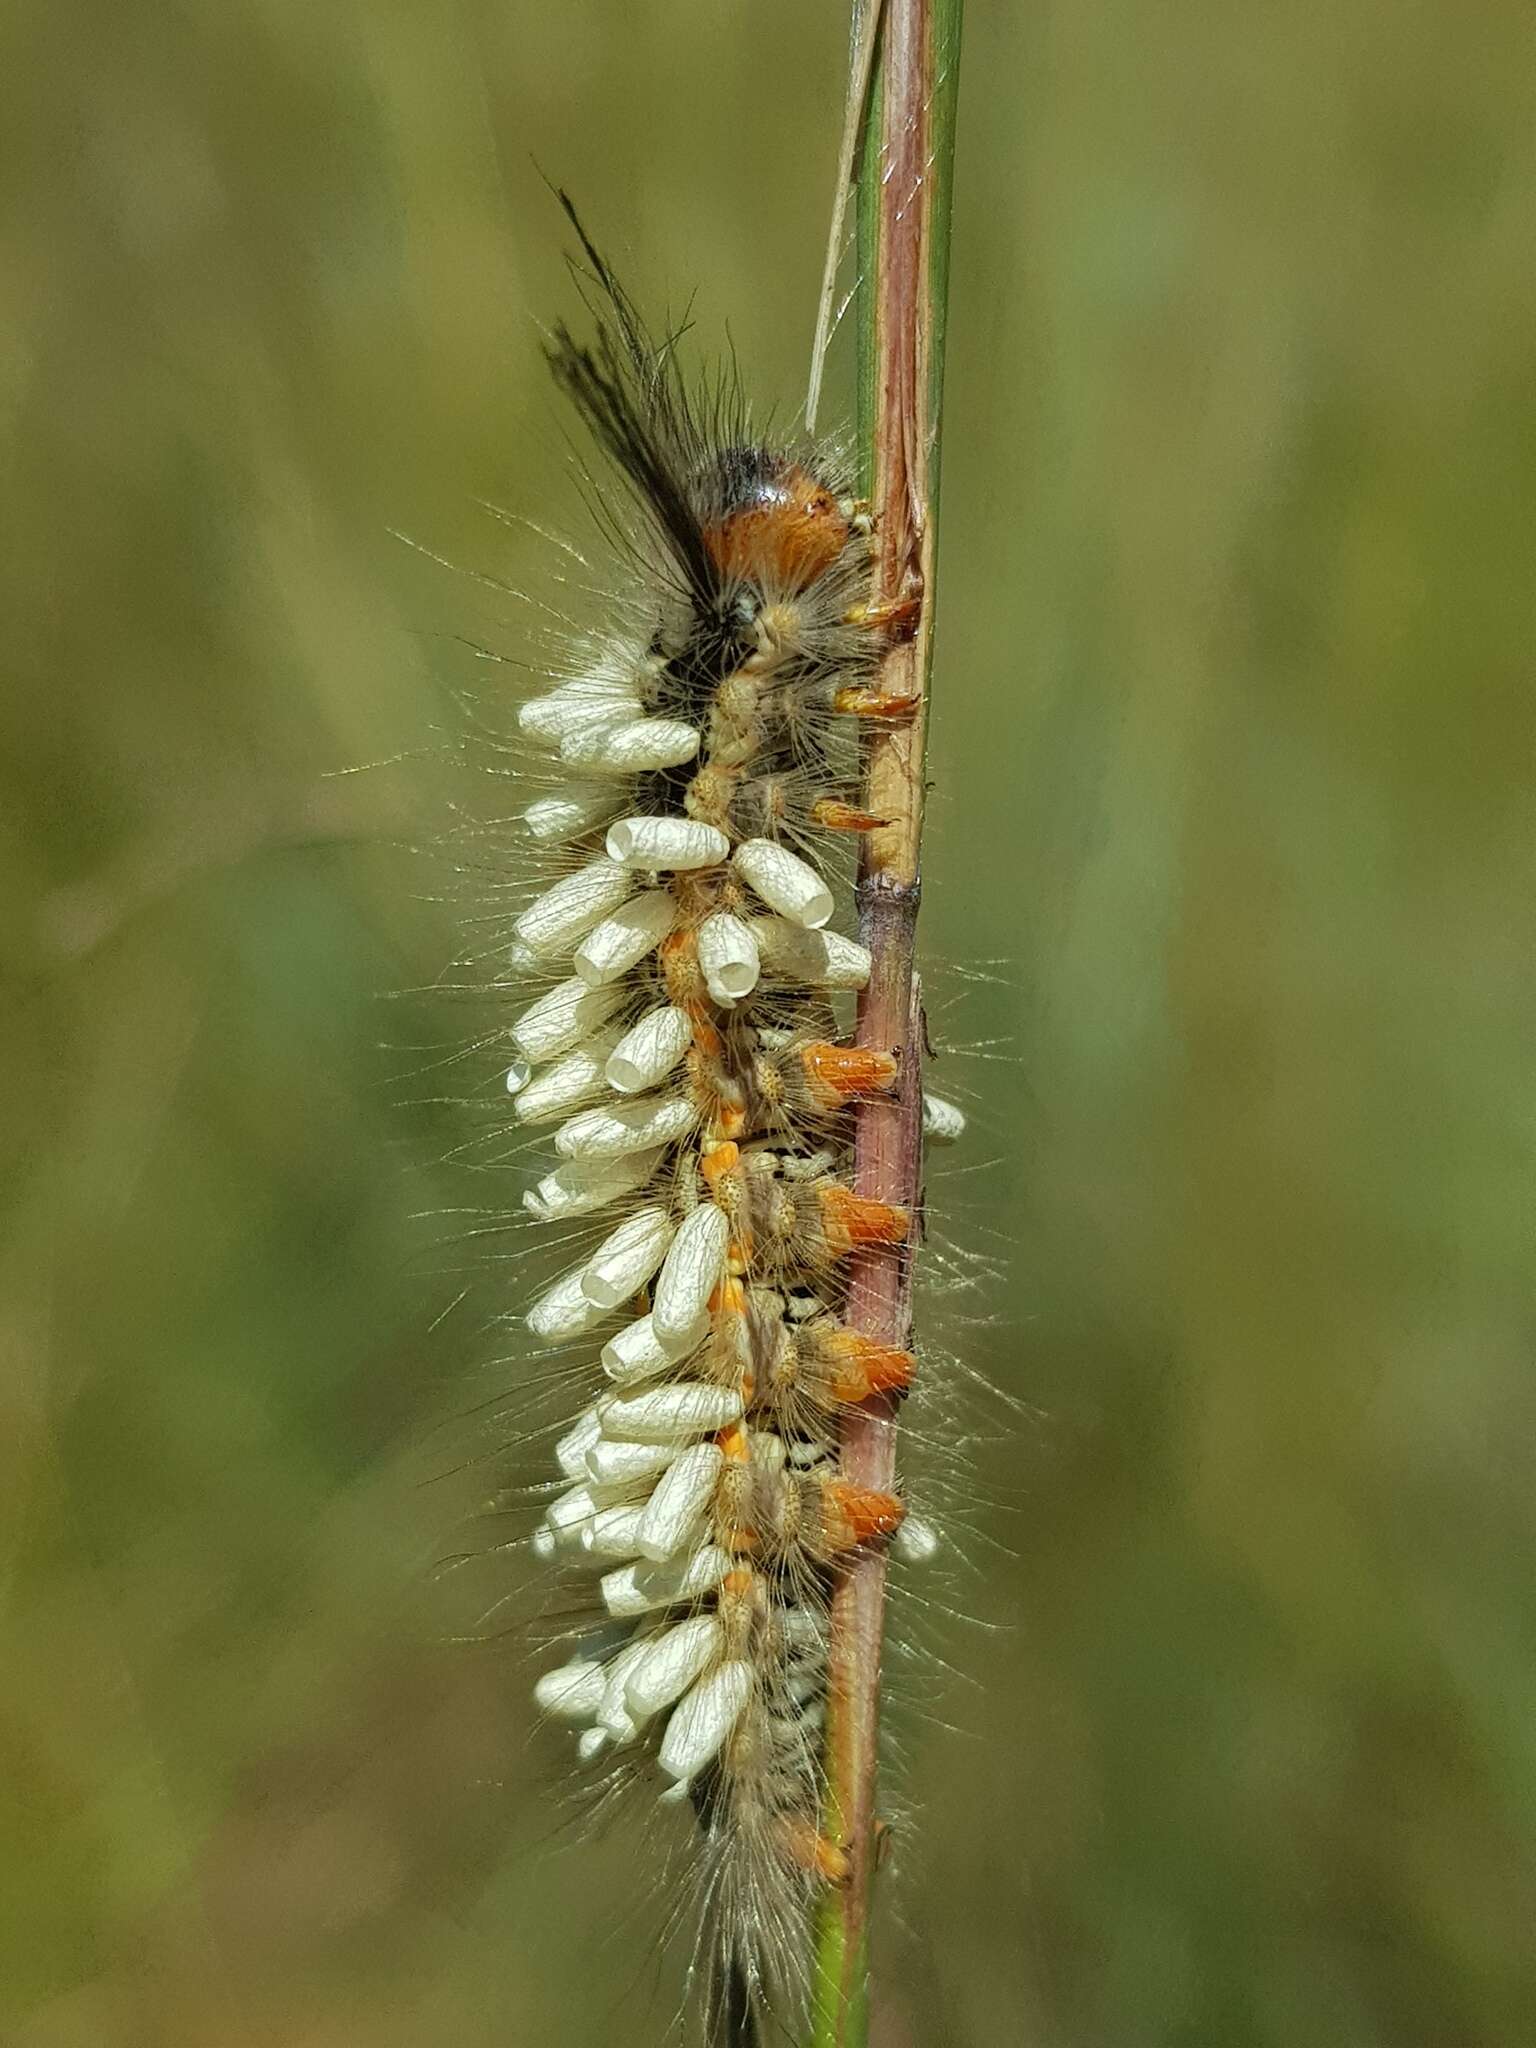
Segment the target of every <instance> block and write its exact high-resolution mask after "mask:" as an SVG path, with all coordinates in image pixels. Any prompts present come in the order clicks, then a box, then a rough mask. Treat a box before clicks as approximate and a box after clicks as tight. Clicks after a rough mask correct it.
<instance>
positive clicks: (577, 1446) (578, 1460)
mask: <svg viewBox="0 0 1536 2048" xmlns="http://www.w3.org/2000/svg"><path fill="white" fill-rule="evenodd" d="M602 1433H603V1432H602V1429H601V1427H600V1425H599V1423H598V1420H597V1410H596V1409H595V1408H587V1409H585V1410H583V1412H582V1413H581V1414H580V1415H578V1416H577V1418H576V1420H575V1421H574V1422H573V1423H572V1424H571V1426H570V1428H569V1429H568V1430H567V1431H566V1432H565V1435H564V1436H563V1437H561V1439H560V1441H559V1443H557V1444H556V1445H555V1463H556V1464H557V1465H558V1466H559V1467H560V1470H561V1471H562V1472H563V1473H564V1474H565V1476H566V1478H567V1479H575V1480H577V1481H580V1480H583V1479H585V1478H586V1476H587V1453H588V1451H590V1450H591V1448H592V1446H593V1445H594V1444H595V1443H596V1442H597V1440H598V1438H599V1437H600V1436H601V1435H602ZM584 1490H585V1489H584V1488H582V1487H581V1486H580V1485H578V1486H577V1487H576V1489H575V1491H576V1492H577V1493H581V1492H583V1491H584ZM569 1497H570V1496H569V1495H562V1496H561V1498H562V1499H568V1498H569ZM589 1498H590V1496H589ZM555 1505H556V1506H557V1507H558V1506H559V1502H558V1501H557V1502H556V1503H555Z"/></svg>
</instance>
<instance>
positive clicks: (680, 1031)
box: [604, 1003, 693, 1095]
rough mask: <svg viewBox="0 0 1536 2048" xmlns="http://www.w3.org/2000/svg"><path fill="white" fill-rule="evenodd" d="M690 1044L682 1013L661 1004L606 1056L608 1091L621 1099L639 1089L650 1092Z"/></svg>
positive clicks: (690, 1032)
mask: <svg viewBox="0 0 1536 2048" xmlns="http://www.w3.org/2000/svg"><path fill="white" fill-rule="evenodd" d="M692 1043H693V1025H692V1023H691V1022H690V1021H689V1017H688V1013H687V1011H686V1010H679V1009H678V1008H677V1007H676V1005H675V1004H673V1003H663V1004H662V1006H661V1008H660V1009H659V1010H647V1011H646V1013H645V1015H644V1016H643V1017H642V1018H641V1019H640V1021H639V1023H638V1024H634V1025H632V1026H631V1027H630V1029H629V1030H628V1031H626V1032H625V1034H624V1036H623V1037H622V1038H621V1039H620V1040H619V1042H618V1044H617V1045H616V1046H615V1047H614V1048H613V1051H612V1052H611V1053H610V1054H609V1055H608V1064H607V1067H606V1068H605V1070H604V1071H605V1072H606V1074H607V1077H608V1085H609V1087H610V1088H616V1089H617V1090H618V1091H619V1093H620V1094H621V1095H638V1094H639V1092H640V1090H641V1089H642V1088H654V1087H655V1085H656V1083H657V1082H658V1081H664V1080H665V1079H666V1077H667V1075H668V1074H670V1073H671V1071H672V1069H673V1068H674V1067H675V1066H676V1065H677V1063H678V1061H679V1060H680V1059H681V1058H682V1056H683V1054H684V1053H685V1052H686V1051H687V1050H688V1048H689V1046H690V1045H691V1044H692Z"/></svg>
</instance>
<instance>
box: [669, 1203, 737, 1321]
mask: <svg viewBox="0 0 1536 2048" xmlns="http://www.w3.org/2000/svg"><path fill="white" fill-rule="evenodd" d="M729 1236H730V1225H729V1224H728V1223H727V1221H726V1218H725V1211H724V1210H723V1209H718V1208H716V1206H715V1204H714V1203H713V1202H705V1203H702V1204H701V1205H700V1207H699V1208H697V1209H695V1210H694V1212H693V1214H692V1215H691V1216H686V1217H684V1219H683V1221H682V1223H681V1224H680V1225H679V1226H678V1231H677V1235H676V1236H675V1237H674V1238H673V1240H672V1246H671V1249H670V1250H669V1251H668V1253H667V1257H666V1263H665V1264H664V1265H663V1267H662V1269H661V1277H660V1278H659V1279H658V1280H657V1282H656V1296H655V1299H654V1301H653V1302H652V1304H651V1331H652V1334H653V1335H654V1336H655V1339H656V1342H657V1343H658V1344H659V1345H660V1346H661V1347H662V1349H663V1350H664V1351H671V1352H672V1353H673V1355H674V1356H675V1357H678V1358H681V1357H682V1356H683V1354H684V1353H685V1352H687V1351H690V1350H692V1348H693V1346H694V1345H695V1344H696V1343H697V1342H698V1333H699V1325H700V1324H701V1323H702V1322H703V1321H704V1318H705V1317H706V1315H707V1314H708V1312H709V1297H710V1296H711V1294H713V1293H714V1291H715V1286H716V1284H717V1282H718V1281H719V1278H720V1274H721V1271H722V1269H723V1267H724V1265H725V1248H726V1241H727V1239H728V1238H729Z"/></svg>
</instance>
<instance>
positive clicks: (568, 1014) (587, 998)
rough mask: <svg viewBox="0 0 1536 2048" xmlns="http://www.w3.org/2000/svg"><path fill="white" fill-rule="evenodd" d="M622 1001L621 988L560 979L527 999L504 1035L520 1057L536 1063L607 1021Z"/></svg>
mask: <svg viewBox="0 0 1536 2048" xmlns="http://www.w3.org/2000/svg"><path fill="white" fill-rule="evenodd" d="M623 1001H624V991H623V990H622V989H618V988H589V987H588V986H587V984H586V983H585V982H584V981H562V982H560V983H559V984H558V985H557V986H556V987H554V988H552V989H550V990H549V992H548V993H547V994H546V995H542V996H540V997H539V1000H538V1001H537V1002H536V1003H530V1004H529V1006H528V1008H527V1009H526V1010H524V1012H523V1014H522V1015H521V1017H519V1018H518V1020H517V1022H516V1023H515V1024H514V1025H513V1026H512V1029H511V1031H510V1033H509V1034H508V1035H509V1036H510V1038H511V1040H512V1043H513V1044H514V1045H515V1046H516V1047H517V1049H518V1051H519V1052H520V1053H521V1054H522V1055H523V1057H524V1058H525V1059H528V1060H532V1061H533V1062H534V1064H535V1065H538V1063H539V1062H540V1061H542V1060H552V1059H555V1058H556V1057H557V1056H558V1055H559V1054H560V1053H563V1052H570V1051H571V1049H572V1048H573V1047H574V1046H578V1045H580V1044H581V1042H582V1040H583V1039H585V1038H589V1037H590V1036H591V1035H592V1033H593V1032H594V1031H596V1030H597V1029H598V1028H599V1027H600V1026H601V1025H604V1024H606V1023H607V1021H608V1019H609V1018H610V1017H611V1016H612V1015H613V1013H614V1011H615V1010H616V1009H617V1008H618V1007H619V1005H620V1004H621V1003H622V1002H623Z"/></svg>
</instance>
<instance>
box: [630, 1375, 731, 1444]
mask: <svg viewBox="0 0 1536 2048" xmlns="http://www.w3.org/2000/svg"><path fill="white" fill-rule="evenodd" d="M598 1413H599V1415H600V1416H601V1418H602V1425H603V1435H604V1436H605V1437H609V1438H612V1439H614V1440H616V1441H618V1442H621V1443H636V1444H676V1443H684V1442H686V1441H687V1439H688V1438H689V1437H692V1436H707V1435H709V1433H710V1432H711V1431H712V1430H716V1429H724V1428H725V1426H726V1424H727V1423H728V1422H739V1421H740V1419H741V1396H740V1394H738V1393H736V1392H735V1391H734V1389H732V1388H730V1387H712V1386H709V1385H707V1384H706V1383H705V1382H703V1381H685V1382H683V1383H682V1384H680V1385H677V1386H670V1387H650V1388H648V1389H647V1390H646V1392H645V1393H643V1394H630V1395H627V1396H624V1395H621V1396H618V1397H617V1398H615V1399H613V1400H609V1401H605V1402H604V1403H603V1404H602V1406H601V1408H600V1409H599V1411H598Z"/></svg>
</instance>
